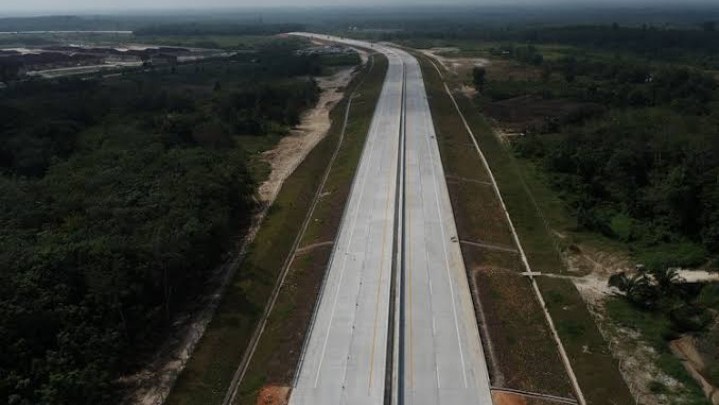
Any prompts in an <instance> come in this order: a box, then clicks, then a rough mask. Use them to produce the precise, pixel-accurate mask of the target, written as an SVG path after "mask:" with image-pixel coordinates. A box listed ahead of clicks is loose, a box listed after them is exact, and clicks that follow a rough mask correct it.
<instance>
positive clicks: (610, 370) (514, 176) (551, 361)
mask: <svg viewBox="0 0 719 405" xmlns="http://www.w3.org/2000/svg"><path fill="white" fill-rule="evenodd" d="M423 72H424V75H425V81H426V82H427V83H428V90H429V91H430V103H431V106H432V110H433V116H434V117H435V125H437V126H438V127H440V128H441V127H442V126H443V125H447V121H448V120H451V118H449V117H450V116H451V115H453V114H454V115H455V116H456V115H457V114H456V111H454V110H453V108H454V107H453V106H449V105H448V103H449V101H447V100H448V97H447V96H444V99H446V100H445V101H443V97H442V93H443V92H444V90H443V88H441V85H440V82H441V79H440V77H439V75H438V74H437V72H436V70H435V69H434V67H433V66H432V65H430V64H428V63H427V61H426V60H424V61H423ZM455 97H456V99H457V102H458V104H459V105H460V109H461V110H462V112H463V114H464V115H465V118H466V119H467V121H468V123H469V125H470V127H471V128H472V130H473V132H474V133H475V136H476V137H477V141H478V143H479V146H480V148H481V149H482V151H483V152H484V154H485V156H486V157H487V159H488V163H489V165H490V168H491V169H492V172H493V173H494V175H495V178H496V180H497V182H498V184H499V188H500V192H501V193H502V196H503V198H504V201H505V204H506V205H507V209H508V211H509V214H510V215H511V217H512V220H513V223H514V225H515V227H516V229H517V232H518V234H519V238H520V240H521V243H522V245H523V248H524V250H525V253H526V254H527V257H528V261H529V263H530V265H531V266H532V270H533V271H535V272H543V273H559V274H566V273H567V272H568V269H567V267H566V265H565V263H564V261H563V257H562V255H561V252H560V251H561V249H562V246H561V245H560V242H558V241H557V239H556V238H555V236H554V235H552V234H551V230H550V228H549V226H548V222H547V219H546V218H545V216H544V213H543V211H542V210H541V207H540V205H539V203H538V202H537V201H536V200H535V197H534V195H533V194H532V192H531V191H530V188H529V186H528V184H527V181H526V179H525V178H524V176H523V173H522V172H521V171H520V168H519V167H518V165H517V163H516V161H515V160H514V158H513V156H512V155H511V153H510V151H509V150H507V148H506V147H505V146H504V144H502V143H501V142H500V141H499V139H498V138H497V137H496V136H495V135H494V133H493V131H492V128H491V127H490V126H489V124H488V123H487V121H486V120H485V119H484V117H483V116H482V115H481V114H480V113H479V112H478V108H477V107H476V106H475V105H474V104H473V103H472V102H471V101H470V100H469V99H468V98H466V97H464V96H463V95H462V94H461V93H459V92H458V93H457V94H456V96H455ZM455 120H457V119H456V118H455ZM462 133H463V134H466V131H465V130H464V129H463V128H462V129H460V128H459V127H458V126H457V125H456V124H455V125H453V126H448V127H447V130H446V131H445V134H462ZM465 136H466V135H465ZM460 142H461V141H460ZM441 151H442V153H443V154H445V156H443V159H444V161H452V164H453V165H456V164H458V160H461V156H460V155H456V154H455V155H449V153H451V149H447V148H442V147H441ZM466 164H468V165H473V166H472V167H475V168H476V169H475V170H476V171H480V170H481V169H480V168H481V164H480V161H479V159H478V158H477V159H476V161H475V162H471V161H469V160H467V161H466ZM447 167H451V166H449V165H447ZM448 173H450V170H448ZM475 178H479V177H475ZM450 187H451V183H450ZM478 195H481V192H475V193H474V194H468V193H466V192H465V193H460V192H458V194H457V195H456V196H455V197H454V198H453V204H454V205H456V206H458V207H457V208H455V212H457V214H458V215H459V216H458V220H457V222H458V223H462V222H463V221H464V220H465V219H464V216H463V215H466V212H477V211H479V210H482V209H486V207H485V206H489V207H491V206H492V204H486V203H485V204H480V202H481V201H482V200H481V199H478V197H477V196H478ZM545 197H546V196H545ZM485 198H489V197H485ZM495 198H496V197H495ZM468 204H469V205H468ZM463 205H464V206H463ZM492 217H494V218H496V217H497V215H496V214H494V215H485V216H484V221H485V222H486V221H487V220H488V218H492ZM470 218H471V216H470ZM505 226H506V224H505ZM484 228H486V229H487V230H489V231H490V232H491V234H490V235H489V237H488V238H487V240H492V239H491V238H492V237H494V238H497V237H498V235H499V234H500V232H501V231H499V229H501V226H499V225H492V226H488V225H485V226H484ZM480 229H481V228H480ZM475 232H480V231H479V230H476V231H475ZM460 237H461V238H462V237H463V236H462V235H460ZM464 251H465V252H466V251H467V249H466V248H465V249H464ZM505 255H506V254H505ZM494 256H495V258H492V256H490V255H486V254H482V252H476V253H473V254H469V255H468V254H466V253H465V261H466V262H467V263H468V266H467V268H468V271H470V272H476V275H477V284H478V285H480V286H479V293H480V300H481V302H482V306H483V308H484V310H485V318H486V319H487V322H491V325H490V328H489V330H490V332H489V334H490V337H491V339H492V341H493V345H494V346H495V352H508V353H511V355H510V356H505V357H504V358H502V357H501V356H497V357H498V358H497V362H498V363H500V365H499V369H500V370H503V372H502V374H505V372H504V370H507V372H506V374H509V375H511V376H512V378H514V377H516V376H517V375H523V374H524V375H523V376H522V377H520V378H521V380H520V381H514V380H508V379H505V380H504V383H505V384H507V385H506V387H510V388H515V387H526V388H522V389H534V390H538V391H544V392H552V391H554V392H558V391H564V392H566V387H567V385H563V384H562V383H561V381H562V380H564V382H565V384H568V382H567V381H568V379H567V377H566V374H564V373H563V370H562V366H561V362H559V358H558V355H557V354H556V353H557V352H556V350H551V349H550V348H552V347H554V342H553V341H552V340H551V338H550V336H549V335H548V334H546V335H545V338H543V339H542V334H543V333H545V332H543V331H546V326H545V325H544V323H543V322H538V321H535V322H532V321H530V319H531V314H533V313H534V314H539V313H541V312H539V311H540V310H541V307H539V304H538V303H537V302H535V303H534V304H528V303H523V304H527V305H529V307H528V308H521V307H520V308H521V309H520V308H516V306H517V304H516V303H515V302H514V301H513V300H512V297H529V296H531V295H529V294H527V290H528V286H529V285H528V283H527V284H525V285H522V283H521V282H517V280H515V279H514V277H516V276H513V275H507V274H511V273H510V272H511V271H513V270H514V271H516V270H517V269H516V267H515V268H511V267H510V268H507V264H506V263H508V262H509V263H511V260H507V259H506V258H505V259H498V258H496V256H497V254H495V255H494ZM488 259H489V260H492V261H497V263H503V264H499V266H503V267H498V268H497V267H495V266H494V265H493V263H492V262H491V261H489V260H488ZM519 268H520V269H521V266H519ZM497 278H500V279H501V280H502V282H497V280H496V279H497ZM539 285H540V289H541V291H542V293H543V295H544V296H545V299H546V301H547V305H548V309H549V312H550V314H551V316H552V318H553V320H554V322H555V324H556V325H557V329H558V332H559V335H560V338H561V339H562V342H563V344H564V346H565V349H566V350H567V353H568V356H569V358H570V361H571V363H572V366H573V368H574V371H575V373H576V375H577V378H578V380H579V384H580V387H581V388H582V391H583V393H584V396H585V398H586V400H587V402H588V403H590V404H626V403H632V402H633V398H632V396H631V394H630V393H629V390H628V388H627V387H626V384H625V383H624V380H623V379H622V377H621V374H620V373H619V370H618V367H617V363H616V361H615V360H614V359H613V358H612V356H611V355H610V353H609V350H608V348H607V345H606V342H605V341H604V340H603V338H602V336H601V334H600V333H599V330H598V329H597V327H596V325H595V324H594V320H593V318H592V316H591V314H590V313H589V311H588V310H587V308H586V305H585V304H584V302H583V301H582V299H581V296H580V295H579V292H578V291H577V289H576V288H575V287H574V285H573V284H572V283H571V282H570V281H568V280H564V279H542V280H540V283H539ZM525 300H527V301H529V300H528V299H527V298H525ZM512 306H515V308H512ZM517 310H521V311H523V314H524V315H526V316H528V317H530V318H527V319H525V320H524V321H518V322H517V321H515V322H507V321H506V319H507V318H511V317H512V316H514V317H517V315H516V311H517ZM534 316H536V315H534ZM535 319H536V318H535ZM493 320H494V321H493ZM508 336H510V337H513V338H508ZM520 336H521V338H520ZM527 337H530V339H535V341H533V342H532V341H531V340H530V342H531V344H529V345H527V343H528V341H527V340H526V339H528V338H527ZM527 347H534V348H535V351H532V350H529V351H528V350H527ZM537 363H539V364H541V365H542V367H539V368H538V369H536V370H533V368H532V367H529V366H528V365H531V364H537ZM550 367H556V369H555V370H556V371H550V370H551V369H550ZM509 370H511V371H509ZM560 370H561V371H560ZM551 376H553V377H551ZM548 377H550V378H548ZM493 378H494V379H493V383H495V382H496V380H497V378H496V376H493ZM509 384H515V385H514V386H511V385H509Z"/></svg>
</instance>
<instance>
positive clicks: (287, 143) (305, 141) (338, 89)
mask: <svg viewBox="0 0 719 405" xmlns="http://www.w3.org/2000/svg"><path fill="white" fill-rule="evenodd" d="M353 70H354V69H353V68H348V69H343V70H340V71H339V72H337V73H336V74H334V75H333V76H330V77H319V78H317V84H318V85H319V87H320V89H321V90H322V93H321V94H320V99H319V101H318V102H317V105H316V106H315V107H314V108H312V109H311V110H308V111H306V112H305V113H304V114H302V117H301V123H300V125H298V126H297V127H296V128H294V129H292V130H291V131H290V134H289V135H288V136H286V137H284V138H282V140H281V141H280V142H279V143H278V144H277V146H276V147H275V148H274V149H271V150H269V151H267V152H265V153H263V155H262V158H263V160H264V161H265V162H267V163H269V165H270V167H271V172H270V175H269V177H268V178H267V180H266V181H265V182H264V183H262V184H261V185H260V188H259V190H258V194H259V197H260V200H261V201H262V202H263V203H264V204H266V205H270V204H272V202H273V201H274V200H275V197H277V193H278V192H279V191H280V188H281V187H282V183H284V181H285V180H286V179H287V177H289V176H290V174H292V172H294V171H295V169H296V168H297V166H299V164H300V163H302V161H303V160H304V159H305V157H306V156H307V154H308V153H310V151H311V150H312V149H313V148H314V147H315V145H317V143H319V142H320V141H321V140H322V139H323V138H324V137H325V135H327V131H328V130H329V129H330V124H331V122H330V111H332V108H333V107H334V106H335V105H336V104H337V103H338V102H339V101H340V100H342V97H343V96H344V88H345V87H346V86H347V84H349V82H350V80H351V79H352V75H353Z"/></svg>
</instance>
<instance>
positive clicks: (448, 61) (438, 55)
mask: <svg viewBox="0 0 719 405" xmlns="http://www.w3.org/2000/svg"><path fill="white" fill-rule="evenodd" d="M420 52H422V53H423V54H425V55H427V56H429V57H430V58H432V59H434V60H436V61H437V62H439V64H440V65H442V67H443V68H445V70H447V71H450V72H452V73H454V74H457V75H462V74H464V73H466V72H468V71H470V70H471V69H472V68H473V67H475V66H487V65H489V61H488V60H487V59H484V58H466V57H462V56H458V55H454V56H457V57H454V56H453V55H452V54H454V53H458V52H459V49H457V48H430V49H421V50H420Z"/></svg>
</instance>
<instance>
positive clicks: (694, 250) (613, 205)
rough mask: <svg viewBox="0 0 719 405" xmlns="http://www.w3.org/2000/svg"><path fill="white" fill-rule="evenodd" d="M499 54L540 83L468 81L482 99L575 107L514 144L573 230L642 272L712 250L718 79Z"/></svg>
mask: <svg viewBox="0 0 719 405" xmlns="http://www.w3.org/2000/svg"><path fill="white" fill-rule="evenodd" d="M520 50H521V51H520ZM505 54H507V55H509V56H508V57H510V58H515V59H517V60H520V61H522V62H523V63H528V64H532V65H534V66H537V67H538V69H539V70H540V74H539V77H538V78H537V79H534V80H529V81H528V82H527V83H523V82H521V81H518V82H514V83H512V82H506V83H500V82H488V83H476V85H478V86H479V85H480V84H481V85H482V86H483V87H484V89H485V90H484V97H486V98H487V99H488V100H487V102H489V103H491V102H493V101H499V100H504V99H509V98H512V97H516V96H519V95H523V94H527V93H530V94H533V95H534V96H536V97H537V98H538V99H539V100H547V99H561V100H565V101H566V100H571V102H573V103H577V104H578V105H580V106H582V107H581V108H576V109H575V110H573V111H572V112H571V113H568V114H565V115H563V116H559V117H557V116H554V117H552V116H547V117H545V119H544V122H543V123H542V124H541V125H537V126H534V127H531V128H526V129H525V136H524V137H521V138H520V139H519V140H518V141H517V142H515V143H514V146H515V150H516V152H517V153H518V154H519V155H520V156H522V157H525V158H529V159H533V160H535V161H537V162H538V163H539V164H540V166H541V167H542V168H544V169H545V170H546V171H547V172H548V173H550V174H551V176H550V179H551V183H552V185H553V186H554V187H555V188H556V189H557V190H558V191H559V192H560V193H561V196H562V197H563V198H564V200H565V201H566V202H567V205H568V206H569V207H570V208H571V209H572V210H573V212H574V213H575V215H576V218H577V222H578V225H580V226H582V227H585V228H588V229H592V230H595V231H598V232H601V233H603V234H604V235H607V236H609V237H612V238H616V239H619V240H622V241H624V242H627V243H630V244H632V245H633V246H634V247H635V248H636V250H637V251H638V252H641V253H640V258H641V260H642V261H643V262H646V263H644V264H646V265H647V266H649V267H666V266H695V265H699V264H702V263H703V262H704V260H705V258H706V257H707V255H708V254H716V253H717V252H719V216H717V212H719V184H718V183H717V178H719V177H718V176H719V139H718V138H717V137H716V134H717V128H719V109H718V108H717V104H716V100H717V83H716V79H714V78H713V77H712V76H711V75H709V74H707V73H705V72H703V71H701V70H700V69H695V68H688V67H681V66H668V65H654V64H650V63H642V62H635V61H625V60H621V59H620V60H604V61H602V60H599V61H598V60H592V59H590V58H584V57H575V56H568V57H562V58H559V59H555V60H547V61H544V58H543V57H541V53H539V51H538V50H537V49H536V48H534V47H532V46H523V47H516V48H513V49H512V50H511V51H510V52H508V53H506V52H505Z"/></svg>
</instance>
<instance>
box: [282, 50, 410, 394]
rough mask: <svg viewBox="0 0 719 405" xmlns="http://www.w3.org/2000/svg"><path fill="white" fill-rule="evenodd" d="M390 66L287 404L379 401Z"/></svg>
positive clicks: (392, 111) (388, 248) (390, 147)
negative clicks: (297, 375) (296, 377)
mask: <svg viewBox="0 0 719 405" xmlns="http://www.w3.org/2000/svg"><path fill="white" fill-rule="evenodd" d="M387 57H388V59H389V67H388V70H387V76H386V79H385V83H384V87H383V89H382V93H381V95H380V97H379V101H378V104H377V107H376V110H375V114H374V117H373V119H372V123H371V126H370V130H369V134H368V137H367V141H366V144H365V146H364V151H363V154H362V158H361V160H360V164H359V168H358V172H357V175H356V176H355V179H354V183H353V185H352V191H351V194H350V197H349V201H348V205H347V207H346V209H345V213H344V216H343V219H342V224H341V226H340V230H339V236H338V240H337V243H336V245H335V249H334V251H333V254H332V258H331V262H330V265H329V270H328V271H329V273H328V275H327V278H326V281H325V285H324V287H323V290H322V295H321V297H320V301H319V307H318V309H317V313H316V315H315V320H314V325H313V326H312V330H311V334H310V337H309V341H308V343H307V346H306V348H305V352H304V356H303V359H302V363H301V368H300V371H299V377H298V380H297V383H296V386H295V388H294V390H293V393H292V396H291V400H290V403H291V404H294V405H301V404H302V405H304V404H307V405H318V404H357V405H360V404H362V405H364V404H381V403H382V402H383V398H384V388H385V370H386V363H387V361H386V360H387V357H386V354H387V339H388V314H389V286H390V276H391V269H392V264H393V256H394V255H393V252H394V251H393V246H394V235H395V230H396V225H395V216H396V194H397V169H398V165H399V161H398V153H399V146H400V145H399V139H400V138H399V134H400V115H401V112H400V109H401V102H402V80H403V78H402V75H403V68H402V60H401V58H399V57H398V56H396V55H393V54H391V53H388V54H387Z"/></svg>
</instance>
